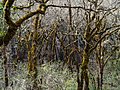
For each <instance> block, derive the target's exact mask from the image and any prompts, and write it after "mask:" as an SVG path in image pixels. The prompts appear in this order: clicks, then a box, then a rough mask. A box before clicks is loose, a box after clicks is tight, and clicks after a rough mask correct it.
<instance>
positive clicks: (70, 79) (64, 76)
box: [0, 59, 120, 90]
mask: <svg viewBox="0 0 120 90" xmlns="http://www.w3.org/2000/svg"><path fill="white" fill-rule="evenodd" d="M119 65H120V59H119V60H113V61H111V62H108V63H107V65H106V67H105V69H104V77H103V78H104V79H103V81H104V82H103V90H120V66H119ZM0 66H1V67H0V90H4V88H3V86H4V80H3V75H4V74H3V68H2V65H0ZM11 69H12V71H11ZM8 73H9V87H8V90H28V89H27V88H30V87H32V83H33V82H32V81H31V80H30V78H29V77H28V75H27V73H28V72H27V64H23V63H19V65H18V67H17V69H16V70H14V69H13V68H9V71H8ZM91 73H92V74H89V77H90V78H89V79H90V90H97V89H96V85H97V84H96V81H94V80H95V79H96V76H97V74H96V71H94V70H93V71H91ZM76 75H77V74H76V71H73V72H71V71H70V70H69V69H68V67H67V66H66V65H64V66H63V63H62V62H53V63H46V64H43V65H41V66H38V76H37V79H36V81H37V83H38V84H37V86H38V87H40V88H42V90H77V80H76V77H77V76H76Z"/></svg>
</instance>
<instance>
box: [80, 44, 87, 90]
mask: <svg viewBox="0 0 120 90" xmlns="http://www.w3.org/2000/svg"><path fill="white" fill-rule="evenodd" d="M88 63H89V44H86V46H85V48H84V51H83V61H82V66H81V87H80V89H79V90H89V77H88Z"/></svg>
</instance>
